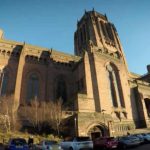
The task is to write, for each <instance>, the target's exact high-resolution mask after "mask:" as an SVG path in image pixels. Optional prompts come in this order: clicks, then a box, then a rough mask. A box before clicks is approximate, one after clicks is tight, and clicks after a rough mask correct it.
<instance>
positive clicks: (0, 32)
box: [0, 29, 4, 39]
mask: <svg viewBox="0 0 150 150" xmlns="http://www.w3.org/2000/svg"><path fill="white" fill-rule="evenodd" d="M3 35H4V32H3V30H2V29H0V39H2V38H3Z"/></svg>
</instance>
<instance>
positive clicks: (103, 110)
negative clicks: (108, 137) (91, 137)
mask: <svg viewBox="0 0 150 150" xmlns="http://www.w3.org/2000/svg"><path fill="white" fill-rule="evenodd" d="M105 111H106V110H105V109H102V110H101V113H102V114H103V120H104V135H103V136H105V134H106V133H105V131H106V130H105V114H104V112H105Z"/></svg>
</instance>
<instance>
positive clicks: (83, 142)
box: [60, 137, 93, 150]
mask: <svg viewBox="0 0 150 150" xmlns="http://www.w3.org/2000/svg"><path fill="white" fill-rule="evenodd" d="M60 145H61V147H62V148H63V149H64V150H82V149H86V150H92V149H93V141H91V139H90V138H89V137H75V138H72V139H68V140H65V141H63V142H61V143H60Z"/></svg>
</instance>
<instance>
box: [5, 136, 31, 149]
mask: <svg viewBox="0 0 150 150" xmlns="http://www.w3.org/2000/svg"><path fill="white" fill-rule="evenodd" d="M6 149H7V150H29V147H28V144H27V142H26V140H25V139H23V138H12V139H10V140H9V142H8V145H7V148H6Z"/></svg>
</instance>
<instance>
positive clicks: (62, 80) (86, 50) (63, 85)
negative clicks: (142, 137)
mask: <svg viewBox="0 0 150 150" xmlns="http://www.w3.org/2000/svg"><path fill="white" fill-rule="evenodd" d="M74 53H75V54H74V55H70V54H66V53H63V52H59V51H56V50H54V49H47V48H43V47H39V46H33V45H29V44H27V43H21V42H15V41H10V40H7V39H5V38H4V36H3V31H2V30H0V95H1V96H4V95H9V94H13V95H14V100H15V101H16V105H17V106H18V107H19V105H20V104H21V103H22V101H26V102H30V101H31V100H32V99H33V98H34V97H37V98H38V99H39V100H41V101H45V100H49V101H55V100H56V99H58V98H60V97H61V98H62V100H63V103H71V107H70V110H69V111H68V112H66V116H65V118H67V119H68V120H69V119H70V120H72V125H71V126H69V127H68V133H72V134H73V132H74V134H77V135H79V136H87V135H92V136H98V135H102V136H104V135H106V134H109V135H111V136H116V135H122V134H124V133H127V132H128V131H130V130H135V129H139V128H148V127H150V66H147V70H148V71H147V73H146V74H144V75H137V74H134V73H132V72H130V71H129V70H128V67H127V62H126V58H125V55H124V51H123V48H122V45H121V42H120V39H119V35H118V33H117V30H116V28H115V26H114V24H113V23H111V22H109V20H108V19H107V16H106V15H102V14H100V13H98V12H96V11H94V10H92V11H87V12H85V14H84V15H83V16H82V18H81V19H80V21H78V22H77V29H76V31H75V33H74ZM49 109H52V108H49Z"/></svg>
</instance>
